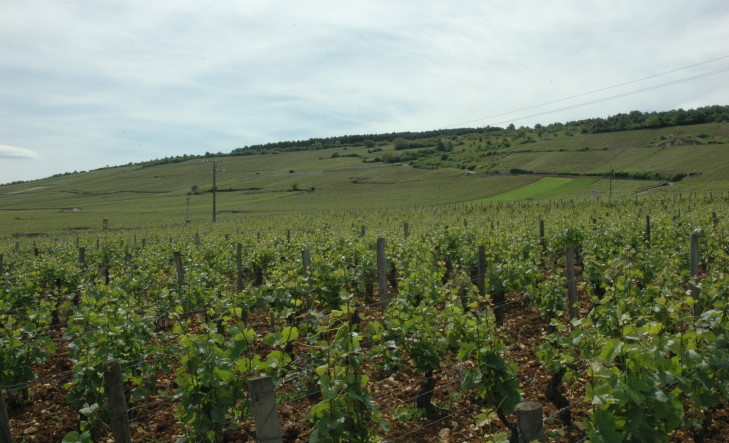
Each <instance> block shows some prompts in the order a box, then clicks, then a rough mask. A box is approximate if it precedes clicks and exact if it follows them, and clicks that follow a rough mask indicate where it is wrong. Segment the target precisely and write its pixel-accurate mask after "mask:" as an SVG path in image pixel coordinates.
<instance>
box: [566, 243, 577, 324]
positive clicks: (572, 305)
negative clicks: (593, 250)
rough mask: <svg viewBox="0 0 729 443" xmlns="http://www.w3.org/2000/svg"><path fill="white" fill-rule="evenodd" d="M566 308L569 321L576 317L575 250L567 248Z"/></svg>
mask: <svg viewBox="0 0 729 443" xmlns="http://www.w3.org/2000/svg"><path fill="white" fill-rule="evenodd" d="M567 307H568V309H569V314H570V320H572V319H573V318H575V317H577V282H576V279H575V248H574V247H572V246H570V247H568V248H567Z"/></svg>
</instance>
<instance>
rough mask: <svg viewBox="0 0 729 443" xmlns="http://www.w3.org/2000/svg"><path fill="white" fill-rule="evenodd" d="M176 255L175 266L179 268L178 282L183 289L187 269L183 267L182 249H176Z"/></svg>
mask: <svg viewBox="0 0 729 443" xmlns="http://www.w3.org/2000/svg"><path fill="white" fill-rule="evenodd" d="M174 256H175V267H176V268H177V284H178V285H179V286H180V291H182V286H183V285H184V284H185V269H184V268H183V267H182V254H181V253H180V251H175V252H174Z"/></svg>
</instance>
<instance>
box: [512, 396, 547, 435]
mask: <svg viewBox="0 0 729 443" xmlns="http://www.w3.org/2000/svg"><path fill="white" fill-rule="evenodd" d="M516 426H517V428H518V430H519V443H530V442H533V441H538V442H544V441H546V440H545V437H544V421H543V420H542V405H540V404H539V403H536V402H533V401H524V402H521V403H519V404H518V405H516Z"/></svg>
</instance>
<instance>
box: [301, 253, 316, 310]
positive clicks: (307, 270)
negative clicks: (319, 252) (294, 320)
mask: <svg viewBox="0 0 729 443" xmlns="http://www.w3.org/2000/svg"><path fill="white" fill-rule="evenodd" d="M301 263H302V266H303V268H304V280H306V283H307V284H308V285H309V295H308V296H307V297H306V310H307V311H309V310H311V308H312V306H314V294H313V293H312V282H311V253H310V252H309V250H308V249H302V250H301Z"/></svg>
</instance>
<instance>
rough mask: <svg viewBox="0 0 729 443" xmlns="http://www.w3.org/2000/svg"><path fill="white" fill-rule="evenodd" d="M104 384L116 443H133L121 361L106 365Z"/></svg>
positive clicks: (112, 361) (110, 362)
mask: <svg viewBox="0 0 729 443" xmlns="http://www.w3.org/2000/svg"><path fill="white" fill-rule="evenodd" d="M104 384H105V386H106V399H107V401H108V403H109V419H110V421H111V432H112V435H114V442H115V443H131V441H132V432H131V429H130V428H129V416H128V415H127V400H126V397H125V396H124V381H123V379H122V372H121V365H119V360H111V361H109V362H108V363H107V364H106V367H105V368H104Z"/></svg>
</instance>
